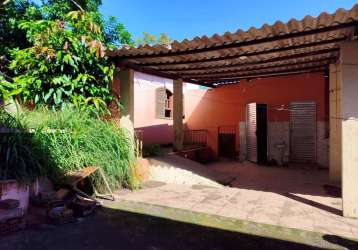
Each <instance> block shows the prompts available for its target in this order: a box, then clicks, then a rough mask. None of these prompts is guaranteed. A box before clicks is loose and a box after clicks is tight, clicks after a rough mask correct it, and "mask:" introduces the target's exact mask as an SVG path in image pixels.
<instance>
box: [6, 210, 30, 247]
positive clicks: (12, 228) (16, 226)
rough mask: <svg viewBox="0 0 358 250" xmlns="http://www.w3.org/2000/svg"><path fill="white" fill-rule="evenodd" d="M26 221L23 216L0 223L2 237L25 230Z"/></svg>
mask: <svg viewBox="0 0 358 250" xmlns="http://www.w3.org/2000/svg"><path fill="white" fill-rule="evenodd" d="M25 227H26V221H25V218H24V217H23V216H21V217H17V218H12V219H8V220H5V221H1V222H0V235H2V234H7V233H12V232H16V231H19V230H22V229H25ZM0 249H2V248H0Z"/></svg>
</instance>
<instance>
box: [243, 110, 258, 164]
mask: <svg viewBox="0 0 358 250" xmlns="http://www.w3.org/2000/svg"><path fill="white" fill-rule="evenodd" d="M256 111H257V108H256V103H249V104H247V105H246V145H247V159H248V160H249V161H252V162H257V137H256V129H257V119H256Z"/></svg>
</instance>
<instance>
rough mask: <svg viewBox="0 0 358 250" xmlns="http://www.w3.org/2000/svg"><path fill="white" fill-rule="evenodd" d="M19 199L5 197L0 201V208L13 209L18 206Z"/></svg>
mask: <svg viewBox="0 0 358 250" xmlns="http://www.w3.org/2000/svg"><path fill="white" fill-rule="evenodd" d="M19 205H20V201H18V200H14V199H6V200H1V201H0V209H13V208H18V207H19Z"/></svg>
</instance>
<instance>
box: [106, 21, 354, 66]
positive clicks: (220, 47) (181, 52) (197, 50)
mask: <svg viewBox="0 0 358 250" xmlns="http://www.w3.org/2000/svg"><path fill="white" fill-rule="evenodd" d="M357 24H358V22H357V21H351V22H349V23H342V24H337V25H334V26H328V27H322V28H317V29H312V30H305V31H300V32H294V33H286V34H282V35H276V36H272V37H264V38H260V39H251V40H248V41H235V42H233V43H230V44H225V43H221V44H219V45H213V46H210V47H204V48H190V49H183V50H179V51H178V50H169V51H160V52H153V54H148V53H145V54H139V55H138V54H135V55H125V56H121V55H119V54H118V53H117V54H116V52H112V53H111V54H110V56H118V57H121V58H122V59H140V58H157V57H166V56H181V55H189V54H198V53H204V52H212V51H216V50H223V49H231V48H238V47H242V46H250V45H257V44H262V43H268V42H274V41H277V40H283V39H292V38H297V37H302V36H308V35H315V34H320V33H325V32H331V31H335V30H340V29H348V28H354V27H355V26H356V25H357ZM132 51H134V52H136V51H137V52H140V49H134V50H132Z"/></svg>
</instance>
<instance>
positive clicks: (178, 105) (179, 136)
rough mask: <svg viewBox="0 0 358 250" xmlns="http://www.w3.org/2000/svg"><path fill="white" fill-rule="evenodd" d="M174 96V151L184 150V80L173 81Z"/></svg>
mask: <svg viewBox="0 0 358 250" xmlns="http://www.w3.org/2000/svg"><path fill="white" fill-rule="evenodd" d="M173 90H174V91H173V92H174V93H173V94H174V105H173V109H174V112H173V128H174V144H173V147H174V148H173V149H174V151H179V150H182V149H183V139H184V131H183V80H182V79H176V80H174V81H173Z"/></svg>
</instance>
